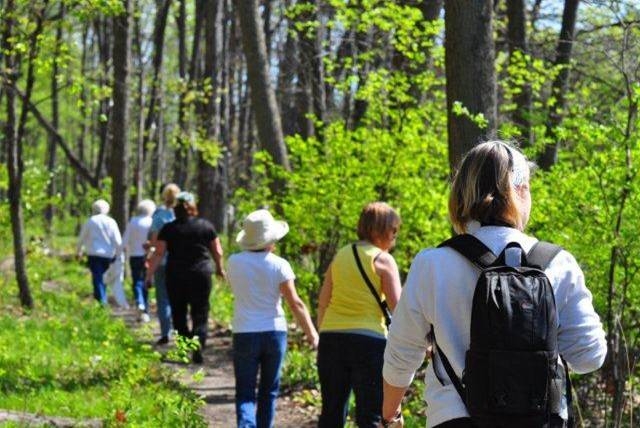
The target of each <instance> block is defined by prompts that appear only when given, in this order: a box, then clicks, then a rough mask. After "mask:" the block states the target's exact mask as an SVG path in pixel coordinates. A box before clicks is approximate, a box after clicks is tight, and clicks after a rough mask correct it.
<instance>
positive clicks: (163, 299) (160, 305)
mask: <svg viewBox="0 0 640 428" xmlns="http://www.w3.org/2000/svg"><path fill="white" fill-rule="evenodd" d="M153 282H154V284H153V285H154V287H155V289H156V304H157V312H158V321H160V335H161V336H162V337H169V335H170V334H171V305H170V304H169V295H168V294H167V282H166V274H165V266H164V265H160V266H159V267H158V270H156V273H155V275H154V276H153Z"/></svg>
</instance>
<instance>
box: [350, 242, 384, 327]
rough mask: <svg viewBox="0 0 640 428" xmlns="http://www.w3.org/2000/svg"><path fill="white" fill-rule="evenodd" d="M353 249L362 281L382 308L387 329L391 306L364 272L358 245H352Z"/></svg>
mask: <svg viewBox="0 0 640 428" xmlns="http://www.w3.org/2000/svg"><path fill="white" fill-rule="evenodd" d="M351 249H352V250H353V257H354V258H355V259H356V264H357V265H358V270H359V271H360V275H362V279H364V282H365V283H366V284H367V287H369V291H371V294H373V297H375V299H376V302H378V306H380V310H381V311H382V315H384V322H385V324H386V325H387V327H389V325H390V324H391V311H389V305H387V301H386V300H382V299H380V296H379V295H378V293H377V292H376V289H375V288H374V287H373V284H372V283H371V280H370V279H369V277H368V276H367V273H366V272H365V271H364V268H363V267H362V262H361V261H360V257H359V256H358V248H357V247H356V244H352V245H351Z"/></svg>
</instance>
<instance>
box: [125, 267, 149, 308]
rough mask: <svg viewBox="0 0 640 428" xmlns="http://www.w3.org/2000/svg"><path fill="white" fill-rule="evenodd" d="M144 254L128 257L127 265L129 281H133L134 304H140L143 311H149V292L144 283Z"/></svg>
mask: <svg viewBox="0 0 640 428" xmlns="http://www.w3.org/2000/svg"><path fill="white" fill-rule="evenodd" d="M144 259H145V257H144V256H139V257H138V256H136V257H129V266H130V267H131V281H132V282H133V298H134V300H135V302H136V306H137V307H138V308H139V307H140V306H142V307H143V308H144V311H145V312H147V313H148V312H149V292H148V291H147V287H146V286H145V285H144V274H145V271H146V269H145V267H144Z"/></svg>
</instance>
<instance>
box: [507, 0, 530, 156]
mask: <svg viewBox="0 0 640 428" xmlns="http://www.w3.org/2000/svg"><path fill="white" fill-rule="evenodd" d="M507 16H508V20H509V22H508V25H507V43H508V44H509V57H510V59H511V62H515V60H516V58H515V55H517V54H516V52H520V53H521V54H523V55H527V54H528V53H529V49H528V46H527V18H526V9H525V4H524V0H511V1H508V2H507ZM528 63H529V61H528V60H527V61H526V62H525V64H528ZM519 89H520V91H519V93H517V94H516V95H514V97H513V102H514V103H515V104H516V109H515V111H514V112H513V115H512V120H513V123H514V124H515V125H516V126H517V127H518V129H519V130H520V136H521V139H522V144H523V146H529V145H531V144H532V143H533V140H532V134H531V121H530V117H531V100H532V98H531V85H530V84H529V82H528V81H527V80H526V79H525V80H524V81H523V82H522V84H521V85H519Z"/></svg>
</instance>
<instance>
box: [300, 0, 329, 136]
mask: <svg viewBox="0 0 640 428" xmlns="http://www.w3.org/2000/svg"><path fill="white" fill-rule="evenodd" d="M299 3H300V4H301V5H302V6H304V7H303V10H304V12H303V13H302V14H301V15H300V17H299V20H300V21H302V22H313V23H317V24H318V25H317V26H316V25H311V26H310V27H309V28H308V29H307V28H305V31H299V32H298V38H299V40H300V49H299V52H300V73H299V78H300V81H301V84H302V88H301V89H302V90H303V92H302V93H303V94H304V96H305V97H306V98H307V100H306V101H305V104H306V107H307V109H306V110H305V111H304V113H307V112H308V113H313V115H314V116H315V118H316V120H317V121H319V122H321V123H323V122H324V121H325V113H326V109H327V106H326V94H325V87H324V64H323V62H322V57H321V53H320V49H321V40H322V34H321V31H320V27H319V25H320V21H319V19H318V2H317V0H302V1H301V2H299ZM306 121H307V122H310V123H306V125H305V128H306V129H308V132H307V133H308V134H309V135H313V134H317V130H316V129H315V127H314V124H313V121H309V120H308V119H306Z"/></svg>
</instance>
